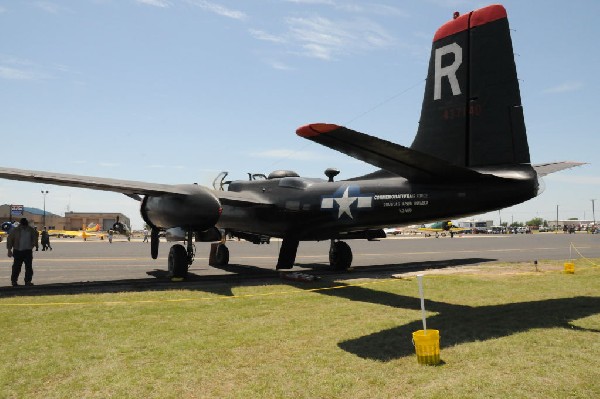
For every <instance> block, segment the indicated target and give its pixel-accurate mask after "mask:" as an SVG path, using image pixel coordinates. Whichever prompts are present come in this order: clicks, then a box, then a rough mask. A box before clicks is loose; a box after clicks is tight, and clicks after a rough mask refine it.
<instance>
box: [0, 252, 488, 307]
mask: <svg viewBox="0 0 600 399" xmlns="http://www.w3.org/2000/svg"><path fill="white" fill-rule="evenodd" d="M493 260H494V259H484V258H467V259H448V260H443V261H433V262H411V263H398V264H387V265H375V266H359V267H356V268H355V269H354V270H355V272H357V273H347V272H341V273H340V272H333V271H331V273H332V274H333V273H335V274H336V275H340V274H341V276H342V277H341V278H345V277H348V276H351V277H358V274H360V275H361V276H364V277H371V276H368V275H367V274H368V273H369V272H370V271H373V273H376V274H377V276H378V277H389V276H390V275H391V274H394V273H401V272H403V271H411V272H414V271H418V270H427V269H442V268H446V267H458V266H468V265H472V264H480V263H484V262H489V261H493ZM298 266H299V267H300V268H303V269H309V270H313V271H323V272H325V273H326V272H327V271H328V270H329V271H330V268H329V266H328V265H327V266H326V265H325V264H305V265H298ZM218 269H220V270H223V271H224V272H227V273H230V274H229V275H227V276H225V277H223V276H215V275H202V274H197V273H195V272H191V271H190V272H188V275H187V277H186V279H185V281H183V282H178V283H173V282H171V280H170V278H169V276H168V272H167V271H166V270H161V269H154V270H151V271H148V272H146V274H148V276H151V277H149V278H144V279H122V280H110V281H88V282H74V283H57V284H42V285H36V286H34V287H17V288H13V287H0V298H2V297H9V296H41V295H77V294H85V293H118V292H125V291H126V292H143V291H168V290H173V289H187V290H192V291H202V292H207V293H212V294H217V295H223V296H232V295H233V291H232V287H233V285H234V284H238V283H243V284H246V285H247V284H252V280H253V279H258V280H260V284H261V285H263V284H264V281H265V280H268V279H279V272H277V271H275V270H273V269H265V268H261V267H256V266H251V265H242V264H229V265H226V266H219V267H218ZM198 272H201V270H199V271H198ZM284 281H285V282H286V284H288V283H289V284H294V283H293V282H291V281H289V280H284ZM300 284H302V283H300Z"/></svg>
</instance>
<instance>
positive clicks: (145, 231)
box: [142, 229, 148, 242]
mask: <svg viewBox="0 0 600 399" xmlns="http://www.w3.org/2000/svg"><path fill="white" fill-rule="evenodd" d="M142 242H148V229H144V241H142Z"/></svg>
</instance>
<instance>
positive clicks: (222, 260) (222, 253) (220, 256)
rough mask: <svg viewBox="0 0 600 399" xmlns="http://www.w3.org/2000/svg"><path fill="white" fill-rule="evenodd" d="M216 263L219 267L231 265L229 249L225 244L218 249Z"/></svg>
mask: <svg viewBox="0 0 600 399" xmlns="http://www.w3.org/2000/svg"><path fill="white" fill-rule="evenodd" d="M215 261H216V262H217V265H218V266H227V265H228V264H229V248H227V246H226V245H225V244H219V246H218V247H217V252H216V253H215Z"/></svg>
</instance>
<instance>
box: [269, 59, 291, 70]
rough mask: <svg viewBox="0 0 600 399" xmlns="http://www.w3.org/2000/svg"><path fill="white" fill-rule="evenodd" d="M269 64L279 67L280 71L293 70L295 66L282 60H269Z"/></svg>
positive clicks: (274, 67) (275, 67)
mask: <svg viewBox="0 0 600 399" xmlns="http://www.w3.org/2000/svg"><path fill="white" fill-rule="evenodd" d="M268 64H269V65H271V67H272V68H273V69H278V70H280V71H293V70H294V68H292V67H291V66H289V65H287V64H285V63H283V62H281V61H268Z"/></svg>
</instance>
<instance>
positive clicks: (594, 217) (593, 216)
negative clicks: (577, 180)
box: [591, 199, 596, 226]
mask: <svg viewBox="0 0 600 399" xmlns="http://www.w3.org/2000/svg"><path fill="white" fill-rule="evenodd" d="M591 201H592V219H593V220H594V226H596V213H595V212H594V201H596V200H595V199H592V200H591Z"/></svg>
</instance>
